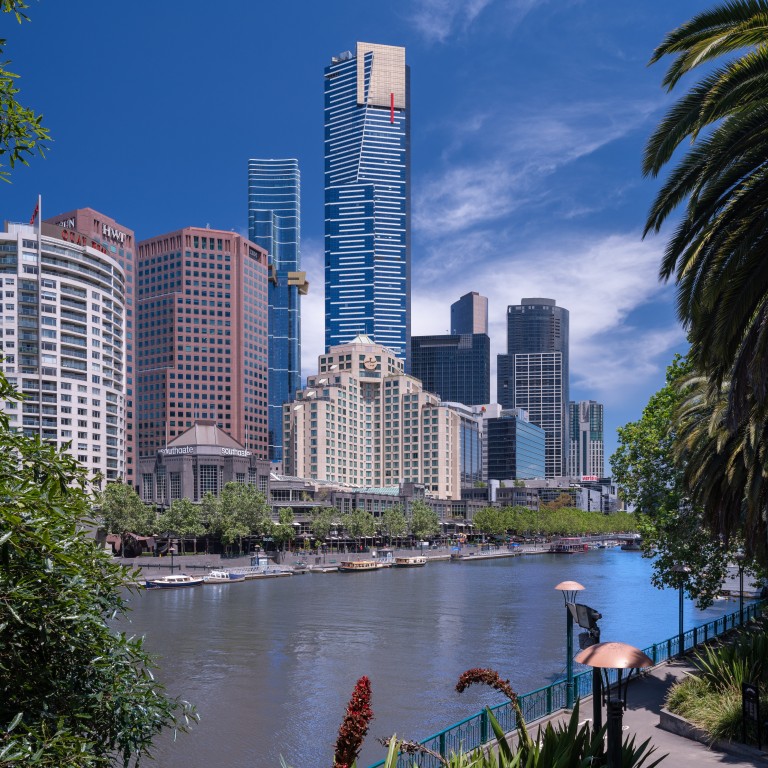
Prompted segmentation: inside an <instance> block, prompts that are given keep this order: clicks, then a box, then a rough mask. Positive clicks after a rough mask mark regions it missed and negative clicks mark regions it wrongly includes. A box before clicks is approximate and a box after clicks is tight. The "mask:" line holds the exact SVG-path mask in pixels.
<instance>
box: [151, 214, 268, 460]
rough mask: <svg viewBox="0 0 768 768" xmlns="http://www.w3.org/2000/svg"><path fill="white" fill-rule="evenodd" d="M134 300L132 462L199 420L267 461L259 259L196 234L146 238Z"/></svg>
mask: <svg viewBox="0 0 768 768" xmlns="http://www.w3.org/2000/svg"><path fill="white" fill-rule="evenodd" d="M137 297H138V312H137V322H136V330H137V333H136V354H137V376H136V379H137V385H136V390H137V406H136V411H137V414H138V434H139V456H140V457H141V458H145V457H148V456H149V457H154V456H155V455H156V453H157V451H158V450H159V449H160V448H164V447H166V446H167V445H168V443H169V442H171V441H172V440H173V439H174V438H176V437H178V436H179V435H181V434H182V432H184V431H186V430H187V429H189V428H190V427H191V426H192V425H193V424H194V423H195V422H197V421H200V420H204V421H212V422H214V423H215V424H216V425H217V426H218V427H219V428H220V429H223V430H224V431H225V432H227V433H228V434H229V435H231V437H232V438H233V439H234V440H236V441H237V442H238V443H241V444H243V445H244V446H245V448H246V449H247V450H249V451H252V452H253V454H254V455H255V456H256V458H258V459H266V458H267V455H268V449H267V437H268V424H267V396H268V376H267V369H268V362H267V331H268V320H267V307H268V305H267V254H266V251H264V249H262V248H260V247H259V246H258V245H256V244H255V243H252V242H250V241H249V240H246V239H245V238H244V237H241V236H240V235H237V234H235V233H233V232H228V231H219V230H215V229H199V228H196V227H186V228H185V229H180V230H177V231H175V232H169V233H168V234H165V235H160V236H159V237H153V238H150V239H149V240H144V241H142V242H140V243H139V247H138V269H137Z"/></svg>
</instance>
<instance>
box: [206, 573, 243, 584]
mask: <svg viewBox="0 0 768 768" xmlns="http://www.w3.org/2000/svg"><path fill="white" fill-rule="evenodd" d="M241 581H245V575H244V574H242V573H233V572H232V571H210V573H207V574H206V575H205V576H204V577H203V582H204V583H205V584H237V583H238V582H241Z"/></svg>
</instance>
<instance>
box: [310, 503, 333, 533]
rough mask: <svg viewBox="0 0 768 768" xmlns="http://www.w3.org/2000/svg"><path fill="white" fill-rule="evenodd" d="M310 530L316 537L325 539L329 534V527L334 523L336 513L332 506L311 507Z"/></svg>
mask: <svg viewBox="0 0 768 768" xmlns="http://www.w3.org/2000/svg"><path fill="white" fill-rule="evenodd" d="M309 515H310V518H311V522H310V530H311V531H312V534H313V535H314V537H315V538H316V539H319V540H320V541H325V539H327V538H328V537H329V536H330V535H331V529H332V528H333V527H334V525H336V520H337V516H338V513H337V511H336V509H335V508H334V507H313V508H312V510H311V512H310V513H309Z"/></svg>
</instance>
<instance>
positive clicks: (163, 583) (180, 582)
mask: <svg viewBox="0 0 768 768" xmlns="http://www.w3.org/2000/svg"><path fill="white" fill-rule="evenodd" d="M202 583H203V578H202V576H201V577H199V578H197V577H195V576H187V574H186V573H172V574H169V575H168V576H158V577H156V578H154V579H146V580H145V581H144V584H145V586H146V588H147V589H181V588H182V587H197V586H199V585H200V584H202Z"/></svg>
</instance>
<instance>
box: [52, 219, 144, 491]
mask: <svg viewBox="0 0 768 768" xmlns="http://www.w3.org/2000/svg"><path fill="white" fill-rule="evenodd" d="M46 223H48V224H53V225H55V226H57V227H60V228H62V229H67V230H69V231H70V232H79V233H81V234H83V235H86V236H87V237H89V238H91V240H92V241H94V242H97V243H99V244H100V245H101V247H102V248H105V249H106V250H107V252H108V253H109V255H110V256H111V257H112V258H113V259H115V260H116V261H117V263H118V264H119V265H120V269H122V271H123V275H124V276H125V326H124V329H125V333H124V335H123V344H124V347H125V473H124V476H123V477H122V480H123V481H124V482H126V483H127V484H128V485H130V486H132V487H134V488H135V487H136V485H137V476H136V416H135V411H134V402H133V400H134V391H133V390H134V383H133V375H134V370H133V368H134V352H133V334H134V327H133V326H134V321H135V296H134V290H135V284H136V282H135V277H136V236H135V233H134V231H133V230H132V229H129V228H128V227H126V226H124V225H123V224H120V223H119V222H117V221H115V219H112V218H110V217H109V216H106V215H105V214H103V213H100V212H99V211H95V210H94V209H93V208H77V209H75V210H74V211H68V212H67V213H60V214H59V215H58V216H54V217H53V218H50V219H47V220H46Z"/></svg>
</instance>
